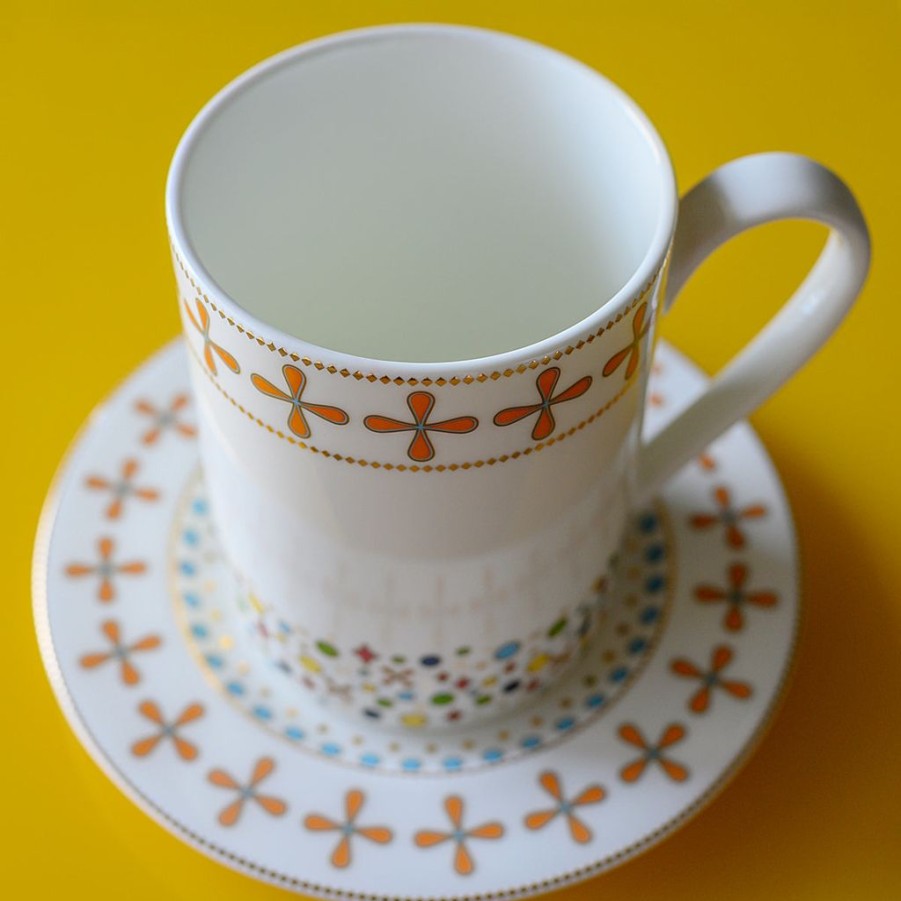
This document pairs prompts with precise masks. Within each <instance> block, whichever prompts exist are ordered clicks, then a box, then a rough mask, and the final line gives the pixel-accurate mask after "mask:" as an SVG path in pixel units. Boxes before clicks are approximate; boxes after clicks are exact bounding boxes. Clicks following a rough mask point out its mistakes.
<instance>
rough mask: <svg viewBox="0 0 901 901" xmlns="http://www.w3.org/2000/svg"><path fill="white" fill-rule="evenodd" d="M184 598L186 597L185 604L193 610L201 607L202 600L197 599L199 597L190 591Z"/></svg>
mask: <svg viewBox="0 0 901 901" xmlns="http://www.w3.org/2000/svg"><path fill="white" fill-rule="evenodd" d="M183 597H184V599H185V603H186V604H187V605H188V606H189V607H193V608H194V609H195V610H196V609H197V608H198V607H199V606H200V598H199V597H197V595H196V594H194V593H193V592H190V591H189V592H186V593H185V594H184V595H183Z"/></svg>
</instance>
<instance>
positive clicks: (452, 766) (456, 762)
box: [441, 757, 463, 772]
mask: <svg viewBox="0 0 901 901" xmlns="http://www.w3.org/2000/svg"><path fill="white" fill-rule="evenodd" d="M441 765H442V766H443V767H444V768H445V769H446V770H449V771H451V772H453V771H455V770H459V769H460V767H461V766H463V760H462V759H461V758H460V757H445V758H444V760H442V761H441Z"/></svg>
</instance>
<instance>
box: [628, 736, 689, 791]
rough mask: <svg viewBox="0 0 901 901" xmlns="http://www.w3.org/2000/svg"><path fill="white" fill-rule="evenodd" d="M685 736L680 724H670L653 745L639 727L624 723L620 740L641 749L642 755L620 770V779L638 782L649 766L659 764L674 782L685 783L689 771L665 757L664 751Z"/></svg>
mask: <svg viewBox="0 0 901 901" xmlns="http://www.w3.org/2000/svg"><path fill="white" fill-rule="evenodd" d="M685 735H686V729H685V727H684V726H682V725H680V724H679V723H670V725H669V726H667V727H666V728H665V729H664V730H663V732H662V733H661V734H660V738H659V739H657V743H656V744H651V743H650V742H648V741H647V740H646V739H645V737H644V736H643V735H642V734H641V732H640V731H639V729H638V727H637V726H635V725H633V724H632V723H623V724H622V726H620V727H619V736H620V738H621V739H622V740H623V741H627V742H628V743H629V744H630V745H634V746H635V747H636V748H640V749H641V751H642V755H641V757H639V758H638V759H637V760H633V761H632V762H631V763H627V764H626V765H625V766H624V767H623V768H622V769H621V770H620V773H619V775H620V778H621V779H622V780H623V782H636V781H638V780H639V779H640V778H641V776H642V774H643V773H644V771H645V770H646V769H647V767H648V764H650V763H657V764H659V765H660V767H661V769H662V770H663V772H664V773H666V775H667V776H669V777H670V779H672V780H673V781H674V782H684V781H685V780H686V779H687V778H688V770H687V769H686V768H685V767H684V766H682V764H681V763H676V761H675V760H670V759H669V758H668V757H665V756H664V754H663V749H664V748H668V747H670V746H671V745H674V744H677V743H678V742H680V741H682V739H683V738H685Z"/></svg>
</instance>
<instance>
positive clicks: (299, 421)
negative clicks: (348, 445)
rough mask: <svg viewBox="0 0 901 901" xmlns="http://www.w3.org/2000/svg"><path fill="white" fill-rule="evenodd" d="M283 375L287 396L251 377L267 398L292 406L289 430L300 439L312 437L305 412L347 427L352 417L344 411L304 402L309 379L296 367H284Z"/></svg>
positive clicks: (268, 383) (264, 380)
mask: <svg viewBox="0 0 901 901" xmlns="http://www.w3.org/2000/svg"><path fill="white" fill-rule="evenodd" d="M282 375H283V376H284V377H285V383H286V384H287V385H288V389H289V390H290V392H291V393H290V394H286V393H285V392H284V391H282V390H281V388H276V387H275V385H273V384H272V382H270V381H269V380H268V379H264V378H263V376H261V375H259V374H258V373H256V372H254V373H252V374H251V376H250V381H251V382H253V387H254V388H256V389H257V391H260V392H262V393H263V394H265V395H266V396H267V397H274V398H275V399H276V400H281V401H285V402H286V403H289V404H291V411H290V412H289V413H288V428H289V429H291V431H292V432H294V434H295V435H297V437H298V438H309V437H310V434H311V433H310V426H309V425H308V423H307V420H306V417H305V416H304V415H303V414H304V410H306V411H307V413H312V414H313V415H314V416H318V417H319V418H320V419H324V420H326V421H327V422H331V423H334V424H335V425H347V423H348V422H350V417H349V416H348V415H347V413H345V412H344V410H340V409H339V408H338V407H329V406H326V405H325V404H311V403H310V402H309V401H305V400H302V399H301V398H302V397H303V392H304V389H305V388H306V387H307V377H306V376H305V375H304V374H303V372H301V371H300V370H299V369H298V368H297V367H296V366H292V365H291V364H290V363H287V364H285V365H284V366H282Z"/></svg>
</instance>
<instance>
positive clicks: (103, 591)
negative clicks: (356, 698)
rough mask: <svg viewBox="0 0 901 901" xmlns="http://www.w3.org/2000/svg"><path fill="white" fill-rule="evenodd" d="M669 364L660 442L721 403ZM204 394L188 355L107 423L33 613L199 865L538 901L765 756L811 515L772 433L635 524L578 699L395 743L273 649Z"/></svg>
mask: <svg viewBox="0 0 901 901" xmlns="http://www.w3.org/2000/svg"><path fill="white" fill-rule="evenodd" d="M657 360H658V363H657V365H656V366H655V372H654V375H653V377H652V382H651V389H650V392H651V394H650V402H649V406H648V414H647V423H646V426H647V428H648V429H649V430H654V429H656V428H659V427H660V425H661V424H662V423H663V422H664V421H665V420H666V419H667V418H668V417H669V416H671V415H673V413H674V412H676V411H677V409H678V408H679V407H680V406H682V405H684V404H686V403H688V402H689V400H690V399H691V397H692V396H693V395H695V394H697V392H698V391H699V390H700V389H701V387H702V386H703V382H704V380H703V377H702V376H701V375H699V373H698V372H697V370H695V369H694V367H693V366H691V364H689V363H687V362H686V361H685V360H684V358H682V357H681V356H680V355H678V354H677V353H676V352H675V351H673V350H672V349H670V348H668V347H666V346H665V345H664V346H661V347H660V348H659V349H658V355H657ZM187 395H188V384H187V371H186V361H185V356H184V351H183V348H182V347H181V345H180V344H173V345H170V346H169V347H167V348H165V349H164V350H163V351H162V352H160V353H159V354H157V355H156V356H155V357H154V358H153V359H152V360H150V361H149V362H148V363H147V364H146V365H144V366H143V367H142V368H141V369H140V370H138V371H137V372H136V373H135V374H134V375H133V376H132V377H131V378H130V379H129V380H128V381H127V382H126V383H125V385H123V386H122V387H121V388H120V389H119V390H118V391H117V392H116V393H115V394H114V395H113V397H112V398H110V399H109V400H108V401H107V403H106V404H105V405H104V406H103V407H102V408H101V409H100V410H99V411H98V412H97V413H96V414H95V415H94V416H93V417H92V418H91V420H90V422H89V423H88V425H87V426H86V427H85V430H84V431H83V433H82V434H81V435H80V436H79V438H78V440H77V441H76V443H75V445H74V446H73V448H72V449H71V451H70V452H69V454H68V457H67V459H66V461H65V463H64V465H63V466H62V468H61V470H60V473H59V474H58V476H57V479H56V482H55V485H54V487H53V489H52V490H51V493H50V496H49V498H48V501H47V504H46V507H45V510H44V514H43V519H42V523H41V528H40V532H39V537H38V542H37V548H36V554H35V564H34V598H35V618H36V622H37V631H38V636H39V640H40V644H41V651H42V654H43V658H44V663H45V666H46V668H47V671H48V674H49V676H50V680H51V683H52V685H53V688H54V690H55V692H56V695H57V698H58V699H59V702H60V705H61V707H62V709H63V711H64V713H65V714H66V717H67V718H68V720H69V723H70V724H71V726H72V728H73V729H74V730H75V732H76V734H77V735H78V736H79V738H80V739H81V741H82V742H83V744H84V745H85V747H86V748H87V749H88V751H89V753H90V754H91V755H92V756H93V757H94V759H95V760H96V761H97V763H98V764H99V765H100V766H101V767H102V768H103V770H104V771H105V772H106V773H107V774H108V775H109V777H110V778H111V779H112V780H113V781H114V782H115V783H116V784H117V785H118V786H119V787H120V788H121V789H122V791H124V792H125V793H126V794H127V795H128V796H129V797H130V798H131V799H132V800H133V801H134V802H135V803H136V804H137V805H138V806H139V807H141V809H142V810H144V811H146V812H147V813H148V814H149V815H150V816H152V817H153V818H154V819H156V820H157V821H158V822H160V823H161V824H162V825H164V826H165V827H166V828H167V829H169V830H171V831H172V832H174V833H175V834H176V835H178V836H179V837H180V838H182V839H183V840H185V841H186V842H188V843H189V844H192V845H194V846H195V847H197V848H199V849H200V850H202V851H204V852H205V853H207V854H209V855H210V856H211V857H214V858H215V859H217V860H220V861H222V862H223V863H226V864H229V865H230V866H233V867H235V868H236V869H238V870H241V871H243V872H245V873H248V874H250V875H252V876H255V877H257V878H260V879H263V880H266V881H269V882H274V883H276V884H278V885H281V886H283V887H285V888H289V889H294V890H296V891H300V892H304V893H307V894H312V895H321V896H327V897H333V898H334V897H338V898H355V899H361V898H372V899H376V898H378V899H382V898H403V899H406V898H409V899H429V898H454V899H462V898H473V897H476V896H478V897H479V898H482V899H487V898H492V899H493V898H509V897H516V896H523V895H528V894H532V893H536V892H540V891H544V890H548V889H552V888H556V887H559V886H562V885H565V884H567V883H570V882H574V881H577V880H580V879H584V878H586V877H588V876H591V875H593V874H595V873H598V872H601V871H602V870H605V869H607V868H610V867H612V866H615V865H616V864H617V863H619V862H621V861H623V860H625V859H627V858H628V857H630V856H633V855H635V854H637V853H639V852H640V851H642V850H644V849H645V848H647V847H648V846H649V845H651V844H653V843H654V842H656V841H658V840H659V839H661V838H662V837H664V836H665V835H667V834H668V833H669V832H671V831H672V830H674V829H675V828H677V827H678V826H679V825H681V824H682V823H683V822H684V821H685V820H686V819H687V818H688V817H689V816H691V815H692V814H694V813H695V812H697V811H698V810H699V809H700V808H701V807H702V806H703V805H704V804H705V803H707V802H708V801H709V800H710V799H711V798H712V797H713V795H714V794H715V793H716V792H717V791H718V790H719V789H720V788H721V787H722V786H723V784H724V783H725V781H726V780H727V779H728V777H729V776H731V775H732V774H733V773H734V772H735V771H736V769H737V768H738V766H739V765H740V764H741V762H742V761H743V760H744V759H745V757H746V756H747V755H748V754H749V753H750V751H751V750H752V749H753V747H754V746H755V744H756V742H757V741H758V740H759V738H760V735H761V733H762V732H763V729H764V727H765V726H766V724H767V723H768V721H769V719H770V718H771V716H772V713H773V711H774V708H775V707H776V704H777V702H778V699H779V697H780V695H781V693H782V691H783V688H784V684H785V679H786V675H787V671H788V669H789V666H790V662H791V657H792V652H793V648H794V642H795V637H796V630H797V619H798V612H799V601H798V596H797V582H796V575H797V561H796V550H795V541H794V532H793V528H792V523H791V518H790V514H789V510H788V507H787V504H786V501H785V497H784V494H783V492H782V489H781V486H780V484H779V481H778V477H777V476H776V473H775V471H774V469H773V467H772V464H771V463H770V461H769V459H768V457H767V455H766V453H765V451H764V450H763V448H762V447H761V445H760V443H759V441H758V440H757V438H756V437H755V436H754V433H753V432H752V431H751V429H750V427H749V426H747V425H745V424H741V425H738V426H736V427H734V428H733V429H732V430H731V431H730V432H728V433H727V434H726V435H725V436H723V437H722V438H721V439H720V440H719V441H717V442H716V443H715V444H714V445H713V446H712V447H711V449H710V451H709V453H708V454H706V455H705V456H704V457H702V458H701V459H700V460H698V461H696V462H694V463H692V464H691V465H689V466H688V467H686V468H685V470H683V472H682V473H680V474H679V475H678V476H677V477H676V478H675V479H673V480H672V482H671V483H670V484H669V486H668V487H667V489H666V491H665V492H664V496H663V497H662V499H661V500H660V502H659V503H658V504H657V506H656V507H655V509H653V510H648V511H645V512H644V513H642V514H640V515H639V516H638V517H637V518H636V521H635V523H634V526H633V527H632V529H631V531H630V533H629V535H628V536H627V539H626V541H625V544H624V551H623V555H622V559H621V561H620V565H619V571H618V572H619V576H618V579H617V583H616V587H615V588H613V589H611V595H612V596H611V599H610V604H609V611H608V613H607V622H606V624H605V626H604V627H603V629H602V630H601V632H602V634H601V635H600V637H599V639H598V640H597V641H595V642H594V643H593V644H592V645H591V646H590V648H589V649H588V650H587V651H586V653H585V656H584V657H583V658H582V659H581V660H580V661H579V663H578V665H577V666H576V667H574V669H573V671H572V673H571V674H570V675H569V676H568V677H567V679H566V680H565V681H564V682H563V683H561V684H560V685H558V686H554V687H553V688H552V690H551V691H549V692H548V693H547V694H545V695H544V696H542V697H541V698H539V699H537V700H536V702H535V704H534V705H533V706H531V707H529V708H528V709H526V710H525V711H524V712H522V713H518V714H514V715H513V716H511V717H508V718H506V719H503V720H500V721H496V722H494V723H492V724H490V725H486V726H481V727H479V728H473V729H470V730H467V729H465V728H462V727H461V728H460V729H457V730H451V731H448V732H445V733H441V734H439V735H433V734H423V735H418V734H416V733H409V734H408V733H405V734H402V735H399V734H391V733H388V732H385V731H382V730H380V729H378V727H376V726H372V727H370V726H369V725H368V724H367V723H365V722H359V721H354V720H352V719H349V718H344V717H343V716H341V715H340V710H339V709H338V710H337V711H336V709H335V706H334V705H332V706H331V707H322V706H320V705H319V704H318V703H317V702H315V701H313V700H310V699H306V698H304V697H303V692H302V689H299V688H298V687H297V685H296V684H294V683H291V682H290V681H289V680H288V678H287V676H285V674H283V673H282V672H280V671H279V670H277V669H276V668H275V667H274V665H273V664H271V663H268V662H267V658H266V657H265V655H264V654H262V653H261V651H260V649H259V647H258V645H257V644H256V643H253V642H251V641H250V636H249V635H248V634H247V632H246V626H245V625H244V620H243V619H242V618H241V616H240V615H239V613H238V610H239V609H240V607H241V605H242V604H246V603H249V601H248V600H247V599H245V598H243V597H241V596H240V593H239V591H238V588H237V586H236V584H235V583H234V581H233V580H232V579H231V576H230V573H229V571H228V568H227V567H226V566H225V565H224V564H223V562H222V560H221V558H220V556H219V554H218V549H217V546H216V538H215V534H214V532H213V530H212V527H211V523H210V519H209V516H208V513H207V509H206V502H205V497H204V493H203V482H202V478H201V477H200V475H199V468H198V459H197V449H196V444H195V442H194V440H193V428H192V426H191V421H192V419H191V409H190V403H189V401H188V400H187ZM270 638H271V640H277V636H271V637H270ZM361 666H365V661H361ZM713 671H716V674H715V675H712V674H711V673H712V672H713ZM398 690H402V686H400V685H386V686H384V687H383V689H382V690H381V691H380V698H381V701H382V703H383V704H385V703H390V702H391V693H392V692H394V691H398ZM338 706H339V707H340V704H339V705H338Z"/></svg>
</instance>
